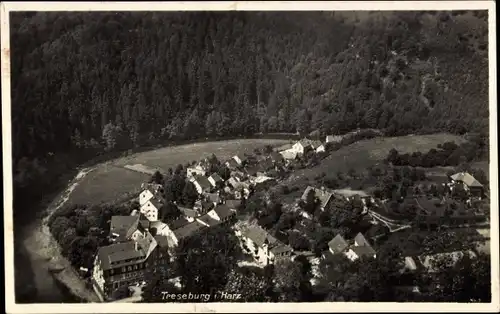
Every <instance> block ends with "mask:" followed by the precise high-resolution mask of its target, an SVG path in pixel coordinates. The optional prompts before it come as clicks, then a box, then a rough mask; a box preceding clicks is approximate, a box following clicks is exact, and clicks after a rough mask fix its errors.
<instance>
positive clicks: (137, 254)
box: [97, 233, 158, 270]
mask: <svg viewBox="0 0 500 314" xmlns="http://www.w3.org/2000/svg"><path fill="white" fill-rule="evenodd" d="M136 245H137V246H136ZM157 245H158V244H157V242H156V240H155V239H154V238H153V237H152V236H151V234H149V233H147V234H146V237H144V238H143V239H141V240H139V241H137V242H134V241H128V242H123V243H115V244H111V245H108V246H101V247H100V248H99V249H98V251H97V258H98V259H99V260H100V262H101V267H102V269H103V270H109V269H112V268H117V267H122V266H126V265H129V264H136V263H139V262H141V261H144V260H145V259H147V258H148V257H149V254H151V252H152V251H153V250H154V249H155V247H156V246H157ZM131 259H135V260H133V261H128V262H125V261H127V260H131ZM119 262H124V263H120V264H118V265H112V264H113V263H119Z"/></svg>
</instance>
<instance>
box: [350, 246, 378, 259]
mask: <svg viewBox="0 0 500 314" xmlns="http://www.w3.org/2000/svg"><path fill="white" fill-rule="evenodd" d="M351 250H352V251H353V252H354V253H356V255H358V256H359V257H363V256H373V255H374V254H375V253H376V252H375V250H374V249H373V248H372V247H371V246H353V247H351Z"/></svg>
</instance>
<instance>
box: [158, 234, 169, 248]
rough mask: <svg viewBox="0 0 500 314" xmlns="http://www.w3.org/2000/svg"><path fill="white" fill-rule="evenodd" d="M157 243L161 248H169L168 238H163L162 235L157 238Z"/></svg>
mask: <svg viewBox="0 0 500 314" xmlns="http://www.w3.org/2000/svg"><path fill="white" fill-rule="evenodd" d="M155 240H156V243H158V246H159V247H160V248H167V247H168V237H166V236H162V235H157V236H155Z"/></svg>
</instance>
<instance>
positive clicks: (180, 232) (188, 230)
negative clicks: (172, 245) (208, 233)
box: [173, 221, 203, 240]
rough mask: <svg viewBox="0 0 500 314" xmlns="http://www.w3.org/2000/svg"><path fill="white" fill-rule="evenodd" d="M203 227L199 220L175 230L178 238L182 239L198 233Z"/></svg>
mask: <svg viewBox="0 0 500 314" xmlns="http://www.w3.org/2000/svg"><path fill="white" fill-rule="evenodd" d="M201 229H203V226H202V225H201V224H200V223H199V222H197V221H194V222H191V223H189V224H187V225H185V226H183V227H181V228H179V229H176V230H174V231H173V232H174V234H175V236H176V238H177V239H178V240H180V239H183V238H187V237H190V236H192V235H194V234H196V233H197V232H198V231H199V230H201Z"/></svg>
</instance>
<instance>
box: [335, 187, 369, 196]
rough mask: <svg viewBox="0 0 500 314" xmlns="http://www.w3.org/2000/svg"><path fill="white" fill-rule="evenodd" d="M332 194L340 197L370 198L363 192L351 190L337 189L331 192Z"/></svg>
mask: <svg viewBox="0 0 500 314" xmlns="http://www.w3.org/2000/svg"><path fill="white" fill-rule="evenodd" d="M333 193H334V194H338V195H341V196H343V197H353V196H355V195H358V196H360V197H369V196H370V195H368V194H367V193H366V192H365V191H363V190H351V189H337V190H333Z"/></svg>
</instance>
